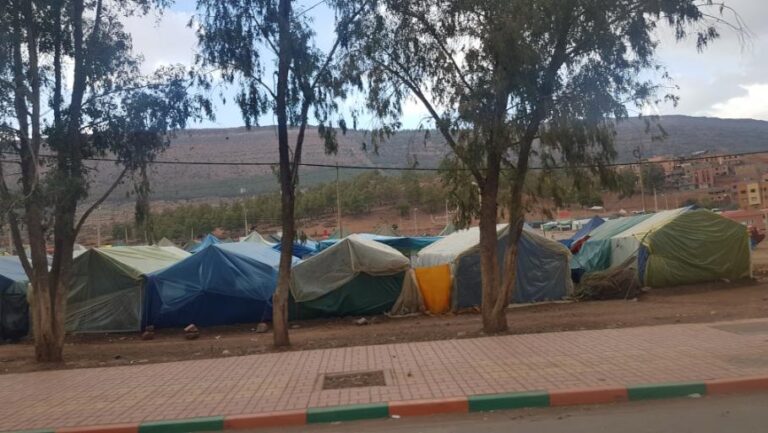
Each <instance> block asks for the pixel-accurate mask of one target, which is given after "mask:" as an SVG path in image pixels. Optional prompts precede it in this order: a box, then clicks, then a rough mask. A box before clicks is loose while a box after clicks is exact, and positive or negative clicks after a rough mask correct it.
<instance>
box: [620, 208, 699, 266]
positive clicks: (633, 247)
mask: <svg viewBox="0 0 768 433" xmlns="http://www.w3.org/2000/svg"><path fill="white" fill-rule="evenodd" d="M689 210H691V208H690V207H683V208H679V209H672V210H665V211H661V212H657V213H655V214H651V216H650V217H649V218H648V219H645V220H643V221H642V222H640V223H638V224H635V225H634V226H632V227H630V228H628V229H627V230H625V231H623V232H621V233H619V234H617V235H616V236H614V237H613V238H612V239H611V267H614V266H619V265H620V264H622V263H624V262H625V261H626V260H627V259H628V258H630V257H632V256H634V255H636V254H637V252H638V250H639V249H640V242H641V241H642V240H643V238H644V237H645V236H647V235H648V234H649V233H650V232H652V231H655V230H658V229H660V228H661V227H663V226H664V225H665V224H667V223H669V222H670V221H672V220H674V219H675V218H677V217H678V216H679V215H681V214H683V213H685V212H688V211H689Z"/></svg>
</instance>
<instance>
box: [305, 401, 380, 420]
mask: <svg viewBox="0 0 768 433" xmlns="http://www.w3.org/2000/svg"><path fill="white" fill-rule="evenodd" d="M388 417H389V404H388V403H386V402H384V403H370V404H353V405H349V406H329V407H319V408H317V407H316V408H309V409H307V424H315V423H325V422H337V421H356V420H361V419H376V418H388Z"/></svg>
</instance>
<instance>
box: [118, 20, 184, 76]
mask: <svg viewBox="0 0 768 433" xmlns="http://www.w3.org/2000/svg"><path fill="white" fill-rule="evenodd" d="M191 16H192V15H191V13H189V12H179V11H170V10H169V11H165V12H164V13H163V15H161V16H160V17H157V16H152V15H150V16H144V17H131V18H127V19H125V21H124V24H125V28H126V30H127V31H128V32H130V33H131V36H132V38H133V50H134V52H135V53H136V54H141V55H143V56H144V64H143V65H142V71H143V72H144V73H149V72H152V71H154V70H155V69H157V68H158V67H160V66H166V65H172V64H179V63H181V64H184V65H187V66H190V65H192V63H193V61H194V56H195V50H196V49H197V38H196V36H195V32H194V30H193V29H191V28H189V27H187V23H188V22H189V19H190V17H191Z"/></svg>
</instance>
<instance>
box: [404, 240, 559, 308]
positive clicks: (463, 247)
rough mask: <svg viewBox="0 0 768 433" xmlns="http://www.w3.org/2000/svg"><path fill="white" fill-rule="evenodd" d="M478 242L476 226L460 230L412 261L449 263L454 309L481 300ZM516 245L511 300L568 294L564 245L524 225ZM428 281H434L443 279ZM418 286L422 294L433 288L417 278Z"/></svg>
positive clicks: (502, 247) (502, 249) (501, 245)
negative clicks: (512, 295) (515, 266)
mask: <svg viewBox="0 0 768 433" xmlns="http://www.w3.org/2000/svg"><path fill="white" fill-rule="evenodd" d="M506 227H507V226H506V225H498V226H497V227H496V229H497V233H498V236H499V241H498V242H497V244H496V248H497V257H498V260H499V265H500V266H501V267H502V268H501V269H502V272H503V265H504V254H505V253H506V247H507V242H508V240H509V231H508V230H507V228H506ZM479 243H480V230H479V228H478V227H473V228H470V229H468V230H460V231H457V232H455V233H453V234H452V235H450V236H446V237H445V238H443V239H441V240H440V241H437V242H435V243H434V244H432V245H430V246H429V247H427V248H425V249H423V250H422V251H421V252H420V253H419V255H418V256H417V257H416V259H415V260H414V267H416V268H417V269H420V268H431V267H435V266H440V265H446V264H449V265H451V266H452V268H451V274H452V276H453V293H452V306H453V308H455V309H460V308H466V307H473V306H478V305H480V303H481V296H480V293H481V283H480V278H481V272H480V252H479ZM518 248H519V250H518V258H517V275H516V277H515V281H516V285H515V287H516V289H515V296H514V299H513V300H514V301H515V302H536V301H543V300H550V299H561V298H563V297H566V296H568V295H569V294H571V292H572V291H573V284H572V283H571V274H570V264H569V262H570V257H571V253H570V251H568V249H567V248H566V247H565V246H563V245H562V244H560V243H559V242H556V241H553V240H550V239H547V238H545V237H543V236H540V235H538V234H536V233H535V232H534V231H533V230H532V229H530V228H529V227H527V226H526V227H525V228H524V229H523V233H522V235H521V237H520V242H519V243H518ZM417 275H418V274H417ZM425 281H426V280H425ZM432 281H434V282H435V283H438V282H441V281H443V280H442V279H434V280H432ZM440 284H443V283H442V282H441V283H440ZM419 285H420V288H421V289H422V293H423V294H425V293H427V292H430V291H432V290H436V289H434V288H433V287H431V285H430V284H427V283H424V284H423V285H424V287H421V286H422V280H421V279H420V280H419ZM425 299H426V295H425Z"/></svg>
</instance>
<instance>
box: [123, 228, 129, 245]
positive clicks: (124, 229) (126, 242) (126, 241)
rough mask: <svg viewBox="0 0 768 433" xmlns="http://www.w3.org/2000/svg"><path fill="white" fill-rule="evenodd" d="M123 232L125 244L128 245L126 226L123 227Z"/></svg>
mask: <svg viewBox="0 0 768 433" xmlns="http://www.w3.org/2000/svg"><path fill="white" fill-rule="evenodd" d="M123 231H124V232H125V237H124V239H125V244H126V245H128V224H126V225H124V226H123Z"/></svg>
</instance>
